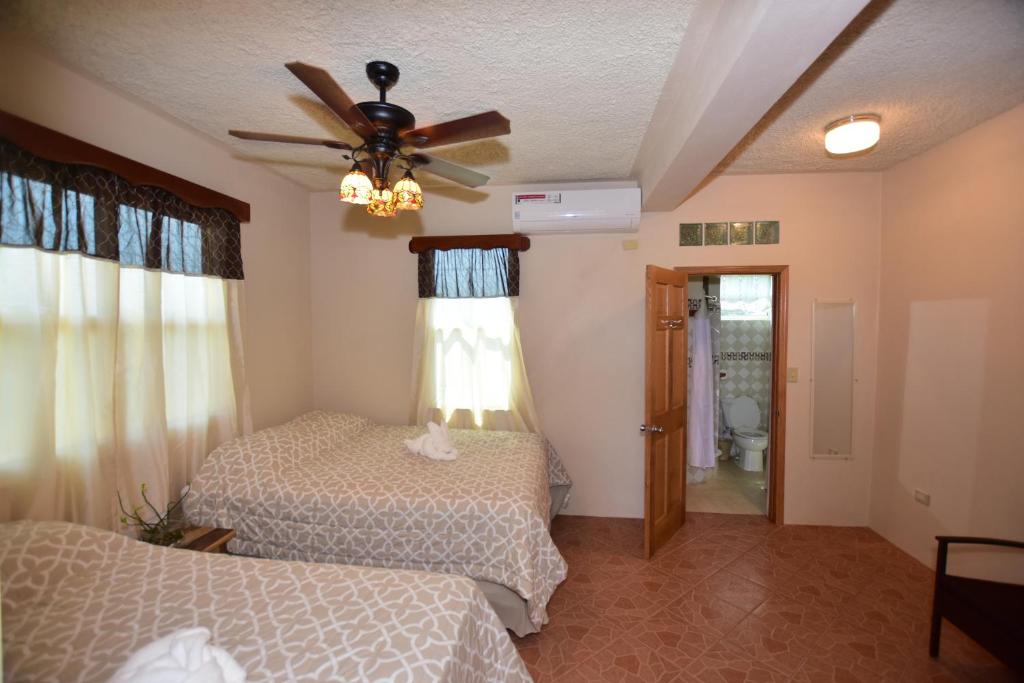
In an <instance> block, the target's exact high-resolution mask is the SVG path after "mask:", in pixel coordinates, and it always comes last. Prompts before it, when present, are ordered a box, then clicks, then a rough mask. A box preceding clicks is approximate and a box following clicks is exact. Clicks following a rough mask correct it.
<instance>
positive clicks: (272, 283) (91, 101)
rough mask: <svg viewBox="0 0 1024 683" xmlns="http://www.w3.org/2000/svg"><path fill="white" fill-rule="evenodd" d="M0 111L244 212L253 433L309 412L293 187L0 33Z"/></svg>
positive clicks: (301, 229) (298, 193) (303, 281)
mask: <svg viewBox="0 0 1024 683" xmlns="http://www.w3.org/2000/svg"><path fill="white" fill-rule="evenodd" d="M0 109H3V110H4V111H6V112H8V113H11V114H14V115H16V116H20V117H22V118H24V119H28V120H30V121H33V122H34V123H38V124H40V125H43V126H46V127H48V128H53V129H54V130H58V131H60V132H62V133H65V134H67V135H71V136H73V137H76V138H79V139H81V140H84V141H86V142H89V143H92V144H94V145H97V146H99V147H103V148H105V149H108V150H111V151H113V152H116V153H118V154H121V155H123V156H126V157H129V158H131V159H134V160H136V161H140V162H142V163H144V164H148V165H150V166H154V167H156V168H158V169H160V170H162V171H166V172H168V173H173V174H175V175H178V176H181V177H183V178H186V179H187V180H190V181H192V182H195V183H199V184H200V185H205V186H207V187H210V188H212V189H214V190H217V191H219V192H223V193H224V194H227V195H231V196H232V197H236V198H238V199H241V200H243V201H246V202H249V204H250V205H251V207H252V221H251V222H250V223H248V224H244V225H242V256H243V260H244V262H245V275H246V284H245V288H246V310H245V329H244V335H245V351H246V370H247V376H248V379H249V385H250V390H251V394H252V405H253V418H254V421H255V424H256V427H257V428H259V427H265V426H268V425H271V424H275V423H279V422H282V421H284V420H286V419H288V418H290V417H292V416H294V415H295V414H297V413H300V412H303V411H305V410H307V409H308V408H309V406H310V405H311V402H312V364H311V342H310V337H309V334H310V326H311V320H310V316H311V312H310V303H309V301H310V299H309V275H308V273H309V201H308V193H307V191H306V190H304V189H302V188H301V187H299V186H298V185H295V184H294V183H292V182H290V181H288V180H285V179H283V178H282V177H280V176H278V175H275V174H274V173H272V172H270V171H268V170H266V169H265V168H263V167H260V166H257V165H255V164H252V163H248V162H245V161H240V160H237V159H234V158H232V156H231V154H230V153H229V151H228V150H227V148H226V147H222V146H221V145H219V144H218V143H216V142H215V141H214V140H212V139H211V138H209V137H207V136H205V135H202V134H201V133H199V132H197V131H195V130H193V129H191V128H188V127H186V126H184V125H182V124H180V123H178V122H176V121H175V120H173V119H171V118H169V117H167V116H165V115H163V114H161V113H159V112H157V111H156V110H154V109H151V108H149V107H148V106H146V105H145V104H143V103H140V102H138V101H137V100H134V99H132V98H131V97H129V96H126V95H124V94H122V93H119V92H117V91H115V90H113V89H111V88H110V87H108V86H106V85H103V84H101V83H99V82H97V81H95V80H92V79H90V78H87V77H85V76H83V75H81V74H79V73H76V72H75V71H72V70H71V69H68V68H66V67H65V66H63V65H61V64H58V63H57V62H56V61H54V60H52V59H50V58H49V57H47V56H45V55H43V54H40V53H39V52H36V51H35V50H34V49H33V48H30V47H27V46H25V45H23V44H21V43H19V42H18V40H17V39H16V38H14V37H12V36H10V35H4V34H2V33H0Z"/></svg>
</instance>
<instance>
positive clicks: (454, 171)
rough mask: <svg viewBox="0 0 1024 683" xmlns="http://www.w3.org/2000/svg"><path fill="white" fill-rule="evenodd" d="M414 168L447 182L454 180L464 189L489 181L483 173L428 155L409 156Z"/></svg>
mask: <svg viewBox="0 0 1024 683" xmlns="http://www.w3.org/2000/svg"><path fill="white" fill-rule="evenodd" d="M411 158H412V160H413V162H415V164H416V166H418V167H419V168H422V169H423V170H424V171H430V172H431V173H433V174H434V175H436V176H441V177H442V178H447V179H448V180H454V181H455V182H457V183H459V184H460V185H465V186H466V187H480V186H481V185H486V184H487V181H488V180H490V178H488V177H487V176H485V175H484V174H483V173H477V172H476V171H474V170H472V169H468V168H466V167H464V166H459V165H458V164H453V163H452V162H450V161H445V160H444V159H438V158H437V157H434V156H430V155H429V154H413V155H412V156H411Z"/></svg>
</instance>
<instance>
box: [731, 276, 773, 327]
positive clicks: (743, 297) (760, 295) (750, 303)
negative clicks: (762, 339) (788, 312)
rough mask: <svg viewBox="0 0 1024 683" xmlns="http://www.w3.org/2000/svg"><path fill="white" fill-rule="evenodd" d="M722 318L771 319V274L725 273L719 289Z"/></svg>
mask: <svg viewBox="0 0 1024 683" xmlns="http://www.w3.org/2000/svg"><path fill="white" fill-rule="evenodd" d="M719 303H720V305H721V308H722V320H771V319H772V276H771V275H723V276H722V279H721V288H720V290H719Z"/></svg>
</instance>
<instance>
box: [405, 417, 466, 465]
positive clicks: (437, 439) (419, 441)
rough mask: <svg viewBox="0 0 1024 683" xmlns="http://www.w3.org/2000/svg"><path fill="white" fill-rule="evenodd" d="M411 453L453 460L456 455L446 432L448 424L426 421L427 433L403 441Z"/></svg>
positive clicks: (434, 458) (436, 458)
mask: <svg viewBox="0 0 1024 683" xmlns="http://www.w3.org/2000/svg"><path fill="white" fill-rule="evenodd" d="M405 446H406V448H408V449H409V450H410V451H411V452H412V454H413V455H422V456H425V457H428V458H430V459H431V460H454V459H455V458H456V457H457V456H458V455H459V453H458V451H456V450H455V446H454V445H453V444H452V439H451V436H450V435H449V434H448V425H446V424H443V423H442V424H440V425H437V424H434V423H433V422H428V423H427V433H426V434H423V435H422V436H418V437H416V438H415V439H410V440H407V441H406V442H405Z"/></svg>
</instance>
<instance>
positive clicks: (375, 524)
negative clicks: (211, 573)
mask: <svg viewBox="0 0 1024 683" xmlns="http://www.w3.org/2000/svg"><path fill="white" fill-rule="evenodd" d="M422 431H423V430H422V428H418V427H392V426H381V425H375V424H373V423H372V422H370V421H369V420H367V419H365V418H361V417H356V416H354V415H345V414H337V413H325V412H320V411H314V412H312V413H307V414H305V415H303V416H300V417H298V418H296V419H295V420H292V421H291V422H289V423H287V424H284V425H281V426H278V427H272V428H270V429H264V430H262V431H259V432H257V433H255V434H252V435H250V436H247V437H242V438H239V439H236V440H234V441H231V442H229V443H227V444H225V445H223V446H221V447H219V448H218V449H217V450H215V451H214V452H213V453H211V454H210V456H209V457H208V458H207V460H206V462H205V463H204V464H203V467H202V468H201V469H200V471H199V474H198V475H197V476H196V478H195V480H194V481H193V482H192V495H190V496H189V497H188V499H187V500H186V505H185V510H186V515H187V516H188V518H189V519H190V520H191V521H192V522H194V523H196V524H202V525H208V526H220V527H227V528H232V529H235V531H236V532H237V536H236V538H235V540H234V541H232V542H231V545H230V549H231V551H232V552H236V553H241V554H244V555H254V556H259V557H271V558H277V559H292V560H309V561H315V562H333V563H340V564H354V565H370V566H378V567H395V568H402V569H423V570H428V571H435V572H442V573H445V574H461V575H463V576H468V577H470V578H473V579H483V580H487V581H491V582H494V583H499V584H502V585H504V586H507V587H508V588H510V589H512V590H513V591H515V592H516V593H518V594H519V595H520V597H522V598H523V599H525V600H526V601H527V607H528V610H529V614H530V620H531V622H532V623H533V625H534V626H535V627H536V628H538V629H539V628H540V627H541V626H542V625H543V624H544V623H546V622H547V613H546V611H545V607H546V605H547V602H548V599H549V598H550V597H551V594H552V593H553V592H554V590H555V588H556V587H557V586H558V584H559V583H561V582H562V581H563V580H564V579H565V574H566V564H565V561H564V560H563V559H562V556H561V555H560V554H559V552H558V549H557V548H556V547H555V544H554V542H553V541H552V540H551V535H550V533H549V527H548V525H549V513H550V510H549V508H550V491H549V486H551V485H559V484H563V485H569V484H570V483H571V482H570V481H569V478H568V475H567V474H566V473H565V470H564V468H563V467H562V465H561V463H560V462H559V461H558V456H557V455H556V454H555V453H554V451H553V450H552V449H550V448H549V447H548V444H547V442H546V441H545V440H544V438H543V437H541V436H538V435H536V434H528V433H521V432H488V431H473V430H452V432H451V437H452V441H453V442H454V444H455V447H456V448H457V449H458V452H459V457H458V458H457V459H456V460H453V461H450V462H438V461H433V460H429V459H427V458H424V457H421V456H414V455H412V454H410V453H409V452H408V450H407V449H406V447H405V445H404V440H405V439H410V438H413V437H414V436H417V435H418V434H419V433H421V432H422Z"/></svg>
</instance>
